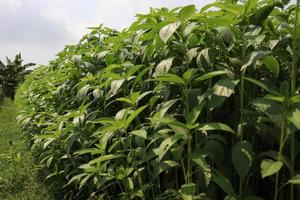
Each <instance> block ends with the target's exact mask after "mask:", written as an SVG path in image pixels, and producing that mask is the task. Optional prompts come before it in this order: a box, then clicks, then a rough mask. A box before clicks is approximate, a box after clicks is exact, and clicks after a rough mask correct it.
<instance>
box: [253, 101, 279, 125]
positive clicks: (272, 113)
mask: <svg viewBox="0 0 300 200" xmlns="http://www.w3.org/2000/svg"><path fill="white" fill-rule="evenodd" d="M251 104H252V105H254V106H255V108H256V110H258V111H260V112H263V113H264V114H266V115H267V116H268V117H269V118H270V119H271V120H272V121H273V122H274V123H276V124H278V123H279V124H280V123H281V121H282V120H283V119H284V116H283V113H284V108H283V107H282V106H281V105H280V104H279V103H278V102H276V101H273V100H270V99H266V98H257V99H255V100H254V101H252V102H251Z"/></svg>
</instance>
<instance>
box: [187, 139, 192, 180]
mask: <svg viewBox="0 0 300 200" xmlns="http://www.w3.org/2000/svg"><path fill="white" fill-rule="evenodd" d="M189 137H190V138H189V141H188V171H187V184H189V183H191V181H192V165H191V159H190V156H191V154H192V139H191V135H190V136H189Z"/></svg>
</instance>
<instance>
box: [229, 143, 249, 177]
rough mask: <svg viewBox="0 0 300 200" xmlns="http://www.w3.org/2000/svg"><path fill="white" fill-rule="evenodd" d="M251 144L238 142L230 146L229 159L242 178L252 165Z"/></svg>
mask: <svg viewBox="0 0 300 200" xmlns="http://www.w3.org/2000/svg"><path fill="white" fill-rule="evenodd" d="M251 153H252V145H251V144H250V143H249V142H247V141H243V142H239V143H237V144H236V145H234V146H233V148H232V153H231V160H232V164H233V167H234V169H235V171H236V172H237V173H238V175H239V176H240V178H241V179H242V180H244V179H245V178H246V176H247V174H248V172H249V170H250V167H251V165H252V156H251Z"/></svg>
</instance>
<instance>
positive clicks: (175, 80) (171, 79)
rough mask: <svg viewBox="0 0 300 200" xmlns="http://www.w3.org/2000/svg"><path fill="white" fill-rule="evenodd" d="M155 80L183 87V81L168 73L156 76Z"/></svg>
mask: <svg viewBox="0 0 300 200" xmlns="http://www.w3.org/2000/svg"><path fill="white" fill-rule="evenodd" d="M155 80H158V81H165V82H170V83H175V84H181V85H185V81H184V80H183V79H182V78H180V77H179V76H177V75H176V74H169V73H166V74H161V75H159V76H157V77H156V78H155Z"/></svg>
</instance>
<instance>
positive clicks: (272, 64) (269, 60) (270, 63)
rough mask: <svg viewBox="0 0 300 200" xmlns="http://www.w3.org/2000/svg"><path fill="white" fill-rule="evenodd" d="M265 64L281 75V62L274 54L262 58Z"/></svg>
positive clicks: (277, 74)
mask: <svg viewBox="0 0 300 200" xmlns="http://www.w3.org/2000/svg"><path fill="white" fill-rule="evenodd" d="M262 62H263V64H264V65H265V66H266V67H267V68H268V69H269V70H270V71H271V72H272V73H273V74H275V75H276V76H279V63H278V62H277V60H276V59H275V58H274V57H272V56H265V57H263V58H262Z"/></svg>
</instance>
